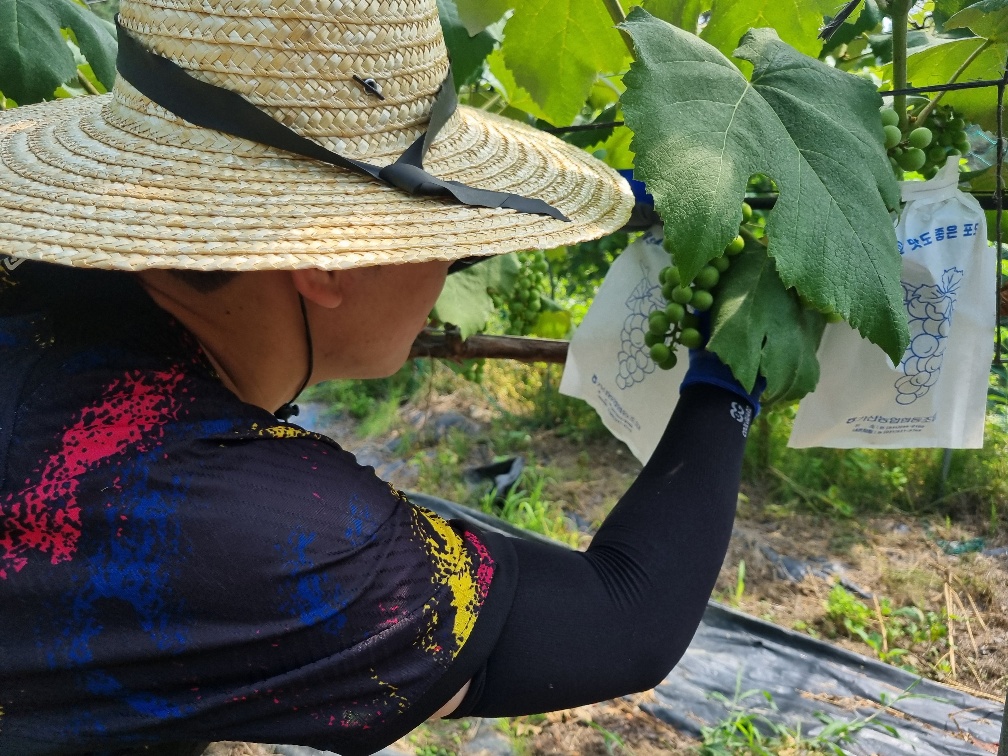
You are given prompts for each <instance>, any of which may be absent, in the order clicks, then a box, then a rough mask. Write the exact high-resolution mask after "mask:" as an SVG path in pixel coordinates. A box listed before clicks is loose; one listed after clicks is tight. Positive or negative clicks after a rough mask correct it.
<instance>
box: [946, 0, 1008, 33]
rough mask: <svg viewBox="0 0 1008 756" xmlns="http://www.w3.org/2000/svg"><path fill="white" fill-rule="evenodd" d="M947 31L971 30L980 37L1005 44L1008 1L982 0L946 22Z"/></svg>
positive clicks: (1007, 28) (1007, 29)
mask: <svg viewBox="0 0 1008 756" xmlns="http://www.w3.org/2000/svg"><path fill="white" fill-rule="evenodd" d="M945 28H946V29H969V30H970V31H972V32H973V33H974V34H976V35H977V36H978V37H983V38H984V39H989V40H993V41H994V42H1004V41H1005V39H1006V38H1008V0H982V2H979V3H975V4H973V5H971V6H969V7H968V8H963V9H962V10H961V11H959V12H958V13H956V14H955V15H954V16H952V18H950V19H949V20H948V21H946V22H945Z"/></svg>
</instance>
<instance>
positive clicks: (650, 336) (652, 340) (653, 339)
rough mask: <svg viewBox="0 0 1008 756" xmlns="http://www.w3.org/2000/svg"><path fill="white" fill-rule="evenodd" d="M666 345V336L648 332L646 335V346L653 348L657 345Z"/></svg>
mask: <svg viewBox="0 0 1008 756" xmlns="http://www.w3.org/2000/svg"><path fill="white" fill-rule="evenodd" d="M664 343H665V334H663V333H662V334H657V333H651V331H648V332H647V333H645V334H644V344H645V345H646V346H647V347H649V348H650V347H653V346H654V345H655V344H664Z"/></svg>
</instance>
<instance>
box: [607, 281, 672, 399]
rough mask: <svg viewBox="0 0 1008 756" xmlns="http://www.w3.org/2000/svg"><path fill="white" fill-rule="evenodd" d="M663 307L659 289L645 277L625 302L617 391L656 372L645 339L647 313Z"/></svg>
mask: <svg viewBox="0 0 1008 756" xmlns="http://www.w3.org/2000/svg"><path fill="white" fill-rule="evenodd" d="M664 305H665V302H664V300H663V299H662V297H661V286H658V285H656V284H652V283H651V282H650V281H649V280H648V278H647V276H646V275H645V276H644V277H643V278H642V279H641V281H640V283H639V284H637V286H636V287H635V288H634V290H633V293H631V294H630V297H629V298H628V299H627V301H626V306H627V309H628V310H630V314H629V315H628V316H627V318H626V320H625V321H623V330H622V331H621V332H620V352H619V357H618V358H617V359H618V360H619V375H617V376H616V385H617V386H618V387H619V388H621V389H628V388H630V387H631V386H633V385H635V384H637V383H640V382H641V381H643V380H644V378H645V377H646V376H648V375H650V374H651V373H653V372H654V371H655V368H656V367H657V365H655V361H654V360H653V359H651V348H650V346H649V345H648V344H647V343H646V341H645V337H646V336H647V333H648V328H649V327H650V326H649V321H648V315H649V313H651V312H652V311H654V310H655V309H657V308H660V307H664Z"/></svg>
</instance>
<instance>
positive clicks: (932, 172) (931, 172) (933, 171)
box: [921, 165, 938, 181]
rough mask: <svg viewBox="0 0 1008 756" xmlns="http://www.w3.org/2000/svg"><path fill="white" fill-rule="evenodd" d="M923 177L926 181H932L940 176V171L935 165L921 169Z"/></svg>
mask: <svg viewBox="0 0 1008 756" xmlns="http://www.w3.org/2000/svg"><path fill="white" fill-rule="evenodd" d="M921 175H922V176H923V177H924V179H925V181H930V180H931V179H933V178H934V177H935V176H937V175H938V169H937V168H935V167H934V166H933V165H929V166H928V167H926V168H922V169H921Z"/></svg>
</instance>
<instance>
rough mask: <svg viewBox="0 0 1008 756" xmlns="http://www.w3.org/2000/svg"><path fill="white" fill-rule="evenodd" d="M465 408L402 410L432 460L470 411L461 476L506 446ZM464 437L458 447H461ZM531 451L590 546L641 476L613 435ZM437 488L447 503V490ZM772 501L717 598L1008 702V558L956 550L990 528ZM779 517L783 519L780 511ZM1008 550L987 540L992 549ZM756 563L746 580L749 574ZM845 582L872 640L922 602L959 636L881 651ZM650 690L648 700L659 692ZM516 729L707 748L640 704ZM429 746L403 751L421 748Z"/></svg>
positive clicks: (446, 740)
mask: <svg viewBox="0 0 1008 756" xmlns="http://www.w3.org/2000/svg"><path fill="white" fill-rule="evenodd" d="M464 406H471V405H465V404H464V403H460V402H459V401H457V400H456V401H453V400H452V399H451V398H431V399H429V400H428V401H427V402H426V404H425V406H424V407H422V408H420V410H417V408H411V407H404V408H403V409H402V411H401V412H400V416H401V417H403V418H406V422H407V423H408V424H409V423H412V425H413V427H414V428H415V430H416V433H417V436H416V437H414V439H413V443H414V444H419V445H420V447H421V449H422V450H423V451H421V452H419V453H417V454H415V455H414V460H416V459H423V458H424V454H426V458H428V459H434V458H435V457H436V454H437V452H436V449H438V448H440V447H439V445H438V444H439V443H440V444H441V445H442V446H443V445H444V444H446V443H449V442H450V436H451V433H457V432H459V427H460V426H459V425H458V423H456V425H455V428H456V430H455V431H450V432H445V431H444V429H443V427H442V428H441V429H440V430H439V429H438V428H439V426H438V425H437V422H436V420H437V418H438V417H443V416H445V415H452V413H454V414H453V415H452V416H453V417H454V416H455V415H462V416H463V417H464V418H466V419H467V420H470V421H472V422H471V424H470V425H464V424H463V425H462V426H461V427H462V429H463V431H462V432H465V433H467V434H470V435H473V438H474V439H477V440H476V441H475V442H474V443H472V444H471V445H468V446H466V447H465V449H466V451H465V454H464V455H462V456H460V457H459V458H458V459H457V466H458V468H459V469H460V470H461V469H465V468H467V467H470V466H475V465H479V464H485V463H487V462H489V461H491V458H492V453H491V452H492V450H490V449H489V448H488V447H487V445H486V444H484V443H481V442H479V441H478V438H479V437H480V435H481V433H483V432H484V430H486V429H487V427H488V426H487V424H488V414H487V413H486V411H485V410H475V411H473V410H465V409H462V407H464ZM410 418H412V419H410ZM351 425H352V424H351ZM329 430H330V432H331V433H332V435H334V436H336V437H337V438H339V439H340V440H341V442H343V443H344V445H345V446H347V447H348V448H351V450H353V449H354V448H357V449H360V448H364V447H366V448H367V449H370V450H372V451H373V450H374V449H382V448H385V449H387V448H389V446H390V445H391V446H393V447H394V441H395V438H396V436H398V435H399V434H400V433H402V430H401V428H400V429H399V430H393V431H391V432H390V433H389V434H387V435H385V436H383V437H379V438H374V437H372V438H369V439H361V438H359V437H355V436H354V434H353V433H352V432H350V426H348V425H347V424H345V421H344V423H343V424H339V425H338V426H334V427H331V428H330V429H329ZM425 434H427V436H425ZM439 438H440V442H439V441H438V439H439ZM457 441H458V440H457V438H456V443H455V444H454V446H455V447H460V445H459V444H458V442H457ZM425 445H426V446H425ZM525 447H526V449H527V454H528V456H529V457H530V458H531V459H532V460H533V461H534V465H535V468H536V469H537V470H539V471H541V473H542V475H543V476H545V477H546V478H547V479H548V483H547V486H546V495H547V496H548V498H550V499H551V500H553V501H556V502H559V504H560V506H561V507H562V508H563V510H564V513H565V515H566V516H567V517H568V519H569V520H570V522H571V526H572V527H576V528H577V529H578V530H579V531H580V535H581V543H582V544H586V543H587V542H588V540H589V539H590V533H591V531H592V530H593V528H594V526H595V525H597V523H598V521H599V520H600V519H601V518H602V517H603V516H604V514H605V512H606V511H607V510H608V508H609V507H611V506H612V505H613V504H614V503H615V501H616V500H617V498H618V496H619V495H620V493H622V491H624V490H626V488H627V486H628V485H629V483H630V482H631V481H632V479H633V477H634V476H635V475H636V473H637V471H638V470H639V469H640V465H639V464H638V463H637V462H636V460H634V459H633V458H632V456H631V455H630V454H629V453H628V452H627V451H626V449H625V448H624V447H623V446H622V445H621V444H619V443H618V442H615V441H611V440H610V441H607V440H596V441H591V442H586V441H584V440H583V439H576V438H569V437H562V436H560V435H559V434H558V433H557V432H555V431H537V432H530V433H529V435H528V438H527V439H526V443H525ZM432 450H433V451H432ZM421 467H422V465H421ZM391 478H392V482H393V483H395V484H397V485H400V486H402V487H404V488H406V489H410V488H416V486H417V484H418V482H419V483H423V476H422V472H421V473H418V471H417V464H415V463H414V464H410V465H406V466H403V467H400V468H399V469H397V470H395V471H394V474H393V475H391ZM459 485H460V484H458V483H457V482H456V483H455V486H456V488H455V489H454V490H456V491H457V490H459V488H458V486H459ZM447 490H449V491H450V490H451V488H450V487H449V488H448V489H447ZM429 492H430V493H435V494H439V493H440V494H441V495H445V491H429ZM772 503H773V502H772V501H770V500H769V498H768V496H767V494H766V493H765V492H763V491H761V490H758V489H752V488H749V489H746V490H744V491H743V496H742V498H741V503H740V509H739V516H738V520H737V525H736V531H735V534H734V536H733V539H732V544H731V548H730V551H729V554H728V557H727V559H726V561H725V564H724V567H723V568H722V571H721V576H720V579H719V582H718V586H717V589H716V592H715V599H717V600H720V601H722V602H723V603H726V604H728V605H730V606H733V607H736V608H738V609H740V610H741V611H744V612H746V613H748V614H751V615H754V616H757V617H760V618H763V619H766V620H768V621H771V622H774V623H777V624H779V625H781V626H783V627H787V628H790V629H795V630H799V631H801V632H807V633H809V634H810V635H812V636H814V637H817V638H822V639H824V640H827V641H829V642H832V643H837V644H839V645H841V646H844V647H845V648H848V649H850V650H853V651H856V652H858V653H861V654H865V655H868V656H876V657H878V656H880V655H889V657H890V660H891V661H893V662H896V663H898V664H900V665H903V666H909V667H912V668H913V669H914V670H916V671H917V672H919V673H920V674H922V675H924V676H926V677H930V678H932V679H935V680H938V681H940V682H942V683H944V684H947V685H950V686H953V687H957V688H961V689H963V690H966V691H969V692H971V693H974V694H977V695H981V696H983V697H987V698H991V699H993V700H1003V697H1004V695H1005V690H1006V688H1008V555H1005V554H1002V555H994V556H985V555H983V554H980V553H970V552H968V551H967V552H966V553H961V554H955V553H952V554H950V553H947V552H949V551H951V552H955V551H957V550H961V549H962V548H963V546H965V547H967V548H968V547H970V546H971V539H974V538H975V537H976V536H978V535H980V534H982V533H984V532H985V527H986V526H985V523H980V522H978V523H969V522H956V523H948V522H945V521H941V520H940V519H935V520H933V521H925V520H917V519H914V518H910V517H897V516H891V515H887V516H880V517H877V518H863V517H862V518H858V519H848V520H840V519H833V518H824V517H814V516H812V515H806V514H798V513H788V514H784V515H782V514H781V510H780V508H776V507H770V506H768V505H771V504H772ZM768 511H770V512H773V514H774V516H773V517H770V516H768V515H767V512H768ZM972 545H974V546H975V545H976V542H973V544H972ZM1004 545H1005V543H1000V542H997V541H996V539H995V540H994V541H992V540H990V539H987V542H986V543H985V544H984V547H985V548H987V549H992V548H997V547H1000V546H1004ZM943 546H944V547H945V548H943ZM957 547H958V549H957ZM782 558H784V559H783V560H782ZM788 560H793V561H788ZM743 561H744V563H745V567H744V579H743V580H740V571H739V567H740V563H741V562H743ZM782 563H783V564H785V565H786V566H788V565H789V566H790V568H791V571H792V572H795V571H798V570H800V569H802V568H805V569H807V571H808V574H806V575H804V576H797V575H793V576H791V577H785V576H784V574H783V572H782V568H781V566H780V565H781V564H782ZM796 578H797V579H796ZM838 582H842V584H843V585H844V586H846V587H847V588H848V589H849V592H850V594H851V596H852V597H853V598H854V599H855V600H856V601H859V602H861V604H862V605H863V606H864V607H866V608H867V611H868V615H869V616H867V617H862V620H863V625H862V630H863V631H864V632H865V633H866V634H870V633H876V634H878V636H881V635H882V629H883V628H886V627H888V628H889V635H893V628H895V627H897V626H899V627H902V626H901V625H900V622H902V621H903V620H902V619H901V617H905V616H909V615H908V614H907V613H906V612H907V610H908V608H909V607H917V610H919V612H920V616H921V618H922V619H923V618H924V617H928V616H930V618H931V620H932V621H937V622H938V624H939V625H940V624H941V623H942V621H944V618H946V617H951V619H950V620H948V621H947V622H945V624H946V625H947V626H948V632H947V634H946V635H941V634H940V633H939V634H937V635H936V634H935V633H933V632H932V633H926V632H923V633H922V632H921V631H920V630H919V628H918V632H917V633H916V634H914V633H913V632H911V631H906V632H896V633H895V634H894V637H893V638H892V646H891V647H890V646H889V644H888V642H887V643H885V644H883V646H882V648H881V653H879V652H878V651H877V650H874V649H873V648H872V647H871V646H869V645H868V644H867V643H866V642H865V641H864V640H862V639H860V638H858V637H857V636H856V635H854V634H852V633H851V632H850V631H848V630H847V628H846V627H845V626H844V623H843V620H842V617H836V616H835V617H832V618H831V617H830V616H829V615H828V613H827V603H828V600H829V596H830V593H831V591H832V590H833V587H834V585H835V584H836V583H838ZM897 610H903V612H902V613H901V612H900V611H897ZM887 641H888V637H887ZM642 695H643V697H644V698H646V697H647V696H648V695H650V694H642ZM639 699H640V697H638V699H637V700H639ZM448 727H449V730H448V731H444V732H442V733H441V735H439V734H438V731H436V730H435V731H432V732H431V733H429V735H428V737H429V738H430V739H429V740H427V741H425V742H426V743H429V744H432V745H433V744H436V745H438V746H443V747H445V748H447V749H448V750H455V749H453V748H452V746H451V743H452V742H453V740H454V742H455V743H458V742H459V739H460V735H459V731H458V730H450V727H451V726H450V725H449V726H448ZM509 727H510V730H511V731H510V732H509V735H510V736H512V738H513V739H514V740H515V742H518V743H520V744H521V746H520V749H518V751H516V752H520V753H523V754H528V755H529V756H537V755H540V754H541V755H543V756H545V755H546V754H570V755H571V756H573V755H574V754H579V755H584V756H587V755H589V754H599V755H600V756H601V755H602V754H614V753H617V754H618V753H633V754H635V755H636V756H651V755H652V754H669V753H673V754H678V753H692V752H695V747H696V745H697V742H696V741H694V740H691V739H690V738H688V737H685V736H683V735H681V734H679V733H677V732H676V731H675V730H673V729H672V728H670V727H668V726H667V725H665V724H664V723H662V722H660V721H658V720H656V719H655V718H653V717H651V716H649V715H647V714H646V713H643V712H642V711H641V710H640V709H639V708H638V707H637V706H636V705H635V701H632V700H631V701H628V700H622V701H615V702H607V703H603V704H598V705H596V706H592V707H583V708H582V709H576V710H572V711H567V712H558V713H554V714H550V715H547V716H546V717H539V718H525V719H522V720H514V721H512V722H511V724H510V725H509ZM417 742H418V741H416V740H414V741H411V742H410V743H406V742H403V743H401V744H400V745H401V746H402V747H404V748H414V749H415V748H416V747H417Z"/></svg>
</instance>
